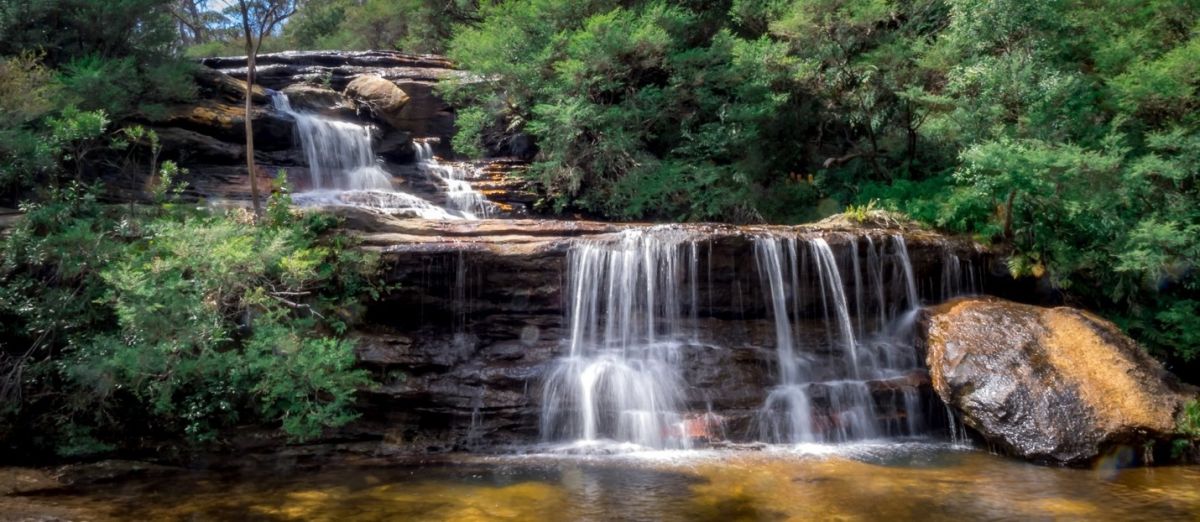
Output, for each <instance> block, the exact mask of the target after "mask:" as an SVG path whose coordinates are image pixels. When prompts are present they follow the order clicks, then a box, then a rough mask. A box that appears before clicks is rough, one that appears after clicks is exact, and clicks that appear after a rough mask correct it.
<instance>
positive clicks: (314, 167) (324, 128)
mask: <svg viewBox="0 0 1200 522" xmlns="http://www.w3.org/2000/svg"><path fill="white" fill-rule="evenodd" d="M271 104H272V105H273V106H274V107H275V110H277V111H280V112H283V113H285V114H287V115H289V116H291V117H292V118H293V119H295V121H296V135H297V136H299V138H300V145H301V147H302V148H303V150H304V159H305V160H306V161H307V163H308V172H309V177H310V178H311V182H310V183H311V184H310V188H311V190H313V191H331V190H380V191H391V190H392V181H391V175H389V174H388V173H387V172H386V171H384V170H383V168H382V167H380V166H379V161H378V158H377V157H376V156H375V150H374V149H373V148H372V147H371V128H370V127H368V126H366V125H359V124H357V123H350V122H346V121H338V120H334V119H330V118H326V117H323V116H321V115H318V114H311V113H306V112H300V111H296V110H294V109H292V104H291V101H290V100H288V97H287V95H286V94H284V93H282V92H275V93H272V95H271Z"/></svg>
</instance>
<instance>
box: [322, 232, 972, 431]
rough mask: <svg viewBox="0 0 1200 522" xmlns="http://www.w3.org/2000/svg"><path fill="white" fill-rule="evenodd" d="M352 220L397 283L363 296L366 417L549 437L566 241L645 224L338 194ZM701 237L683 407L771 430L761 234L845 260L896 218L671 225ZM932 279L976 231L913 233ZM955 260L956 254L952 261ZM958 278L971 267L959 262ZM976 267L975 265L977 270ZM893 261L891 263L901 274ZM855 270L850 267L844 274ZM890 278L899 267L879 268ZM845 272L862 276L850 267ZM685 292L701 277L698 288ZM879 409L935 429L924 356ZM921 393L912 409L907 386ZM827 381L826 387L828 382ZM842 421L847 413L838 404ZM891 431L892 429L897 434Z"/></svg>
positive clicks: (563, 350) (879, 383)
mask: <svg viewBox="0 0 1200 522" xmlns="http://www.w3.org/2000/svg"><path fill="white" fill-rule="evenodd" d="M335 212H338V213H340V214H341V215H342V216H343V217H344V218H345V219H346V228H347V229H348V230H353V231H357V232H356V233H357V234H358V235H359V236H360V238H361V239H362V241H363V246H364V248H367V249H370V250H375V251H378V252H380V253H381V254H382V256H383V258H384V262H385V265H386V266H387V267H388V269H387V277H388V280H389V281H390V282H391V283H392V284H395V285H397V290H395V291H394V292H392V293H391V294H390V295H389V296H388V297H387V298H386V299H384V300H382V301H380V302H377V303H372V304H370V305H369V306H368V307H367V309H366V310H365V315H364V318H365V321H364V324H365V325H366V326H364V327H363V328H361V329H360V330H359V331H358V332H357V336H358V337H359V340H360V342H359V358H360V361H361V363H362V364H363V365H364V366H365V367H368V368H370V369H372V371H373V372H374V373H375V374H376V376H377V377H378V378H380V379H381V381H382V382H383V383H384V384H383V386H382V387H381V388H379V389H376V390H373V391H370V392H366V393H365V394H364V402H365V408H364V418H363V420H362V422H361V423H360V424H359V425H358V429H361V430H366V431H367V432H369V433H375V434H382V435H383V436H384V437H385V439H386V440H388V441H390V442H392V443H395V444H399V445H401V446H404V447H407V448H410V449H413V450H417V451H429V450H448V449H473V448H491V447H496V446H503V445H508V444H519V445H524V444H530V443H535V442H537V441H539V440H541V438H542V435H543V433H541V430H540V426H539V423H540V422H541V421H542V420H543V419H542V413H543V407H544V406H545V404H544V400H545V397H544V393H543V392H544V390H543V388H542V386H543V385H544V384H545V382H546V378H547V376H548V375H549V373H550V371H551V369H552V368H553V367H554V365H555V364H556V361H559V360H561V358H562V357H564V356H565V355H566V354H567V353H568V351H569V347H568V346H567V345H568V339H570V338H571V335H572V334H571V332H570V331H569V329H570V320H569V318H568V317H569V316H570V314H571V312H570V310H569V307H570V306H571V299H572V296H571V295H569V293H570V284H569V278H570V272H571V267H570V266H569V259H570V256H569V254H570V252H572V249H574V248H578V247H579V245H581V244H595V243H596V242H603V241H605V240H607V239H609V238H613V237H616V236H618V235H620V234H621V233H622V231H623V230H629V229H644V228H645V226H644V225H642V226H639V225H625V224H611V223H596V222H577V221H532V220H505V221H481V222H465V223H464V222H460V223H449V222H440V221H423V220H411V219H410V220H402V219H396V218H392V217H389V216H384V215H380V214H375V213H370V212H367V211H363V210H357V209H336V210H335ZM669 228H670V230H671V231H672V232H673V233H674V232H679V233H683V234H686V235H688V236H689V237H691V238H694V239H695V243H694V244H695V251H696V252H697V253H698V254H699V255H698V256H697V264H696V268H697V273H699V274H704V275H703V276H702V278H699V279H702V280H698V281H696V285H695V291H694V295H690V296H688V297H686V299H688V300H694V302H696V303H700V304H699V305H698V306H697V310H696V312H695V317H694V319H688V321H693V320H694V323H692V322H689V323H688V324H689V327H691V326H693V325H694V329H691V330H689V331H695V332H697V334H696V335H695V336H694V337H691V338H687V339H685V340H684V341H683V342H684V346H682V347H681V348H680V350H679V354H680V355H679V360H678V361H677V364H678V366H679V369H680V373H681V376H682V377H681V381H682V382H683V383H684V387H683V390H682V394H683V395H684V398H683V408H684V410H685V412H684V413H685V414H686V415H691V416H692V417H693V418H696V417H700V416H703V415H705V414H712V415H715V417H716V418H719V419H721V421H722V422H720V426H719V428H718V427H717V426H715V425H714V426H713V427H711V428H709V427H707V426H706V427H705V429H706V430H709V429H710V430H711V431H720V432H719V433H708V434H706V435H708V436H710V438H715V439H727V440H731V441H754V440H762V431H761V430H760V425H761V420H762V418H761V417H762V415H763V407H764V403H765V401H766V399H767V395H768V394H769V393H770V391H771V389H772V388H773V387H774V386H775V383H776V382H777V381H778V373H779V368H778V367H777V362H776V360H777V354H776V345H777V342H778V339H777V334H778V332H777V329H776V322H775V321H774V320H773V319H772V316H771V312H770V304H769V302H770V297H769V295H767V294H768V293H769V290H768V289H766V288H764V286H763V280H762V277H761V274H760V273H759V268H758V267H757V266H756V257H755V255H756V254H755V239H756V238H761V237H768V236H770V237H773V236H780V237H796V238H800V239H801V240H803V239H807V238H823V239H824V240H825V241H827V242H828V244H829V245H830V246H831V248H832V249H833V251H834V252H835V253H836V254H837V255H838V256H839V259H840V262H839V263H840V264H841V265H844V269H845V270H847V273H850V272H849V270H850V267H851V265H852V264H853V263H854V262H855V261H854V260H853V259H852V257H851V256H852V253H858V254H859V255H860V256H861V257H860V258H859V259H858V261H859V262H861V263H862V264H863V266H866V265H867V263H868V259H867V256H868V254H867V252H868V250H867V245H868V240H871V241H873V242H874V244H876V245H880V244H884V243H886V242H888V241H891V240H892V239H891V238H892V237H893V235H894V234H898V233H900V232H899V231H896V230H853V229H841V228H827V227H826V228H823V227H819V226H811V227H774V226H770V227H768V226H763V227H733V226H719V225H696V226H678V227H669ZM904 238H905V240H906V243H907V247H908V255H909V256H910V257H911V260H912V266H913V267H914V274H913V275H914V280H915V283H916V285H917V286H919V287H920V288H921V289H922V293H925V294H928V295H929V296H930V299H933V300H936V299H938V295H939V294H940V292H941V291H942V288H943V282H944V280H945V279H946V274H947V273H948V270H950V265H951V264H953V265H954V266H955V267H959V266H960V265H959V264H958V263H960V262H961V263H962V264H961V266H962V267H965V266H967V265H968V264H970V263H975V264H978V265H981V264H982V263H983V261H984V260H983V259H982V254H981V252H979V251H978V250H976V247H975V246H974V245H972V244H970V243H969V242H964V241H955V240H950V239H947V238H945V237H943V236H939V235H936V234H931V233H927V232H919V231H908V232H904ZM951 259H952V260H954V261H953V263H952V262H951V261H950V260H951ZM960 275H962V277H963V278H969V277H972V276H971V275H968V274H967V272H966V271H965V270H964V271H962V272H961V273H960ZM976 275H978V274H976ZM892 276H893V274H891V273H890V272H889V274H888V276H887V277H892ZM847 277H849V276H847ZM882 283H883V285H884V286H887V285H898V287H902V286H903V285H904V282H903V281H902V280H888V281H882ZM847 285H851V283H850V281H849V280H847ZM689 291H690V290H689ZM788 301H789V303H793V302H794V303H796V306H797V308H796V310H798V312H797V317H798V319H797V320H796V321H795V331H796V332H798V334H797V336H798V337H801V338H804V339H805V340H806V342H808V343H809V344H808V345H806V346H808V348H806V350H811V351H812V353H813V355H812V356H813V357H816V358H818V359H819V358H821V357H824V355H822V353H824V352H825V351H827V350H832V348H831V347H829V346H828V345H826V344H825V343H826V337H827V335H828V332H827V326H828V324H829V323H828V322H827V320H826V319H825V318H824V317H823V313H824V312H823V310H824V307H823V305H822V303H823V296H822V292H821V289H820V288H819V287H808V288H801V289H800V291H799V292H797V293H796V295H789V296H788ZM866 390H867V393H869V394H871V395H872V396H873V397H874V402H875V407H874V408H873V414H874V415H876V416H878V418H879V422H880V423H881V425H885V424H887V423H889V422H890V423H893V424H895V425H902V424H904V423H905V422H906V419H907V418H908V417H909V416H910V415H914V416H920V417H921V418H923V419H925V420H923V421H922V423H924V424H925V425H928V426H930V427H932V429H936V426H937V425H938V423H939V422H941V421H940V420H939V419H938V418H937V416H938V415H941V414H942V408H941V406H940V405H938V406H936V407H934V406H933V403H932V402H931V401H930V400H929V399H930V398H931V397H930V396H929V395H930V393H929V391H928V390H929V389H928V387H927V377H926V376H925V374H924V372H923V371H921V370H920V369H913V370H912V371H910V372H909V373H906V374H894V375H888V376H887V377H880V378H878V379H876V380H869V381H868V382H867V383H866ZM914 390H915V391H916V393H918V394H925V395H926V396H925V397H923V398H921V399H923V400H920V401H919V404H920V406H918V407H919V408H920V409H921V410H922V411H907V409H906V407H908V408H911V407H912V406H911V404H909V405H906V404H904V403H903V400H902V396H903V395H904V394H903V393H902V391H906V392H909V394H910V395H909V396H905V397H907V398H910V399H911V398H913V397H912V396H911V393H912V392H913V391H914ZM832 393H833V391H832V390H826V389H825V387H824V385H813V386H812V387H811V394H812V397H811V400H812V402H813V405H814V408H816V409H817V410H821V409H825V408H830V407H831V405H830V404H829V401H836V400H839V399H838V398H836V397H834V396H833V395H832ZM826 394H830V395H826ZM835 420H836V419H835ZM882 435H887V434H886V433H884V434H882Z"/></svg>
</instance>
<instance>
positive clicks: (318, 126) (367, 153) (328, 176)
mask: <svg viewBox="0 0 1200 522" xmlns="http://www.w3.org/2000/svg"><path fill="white" fill-rule="evenodd" d="M271 105H272V106H273V107H274V108H275V110H277V111H280V112H283V113H285V114H287V115H289V116H291V117H292V119H293V120H295V122H296V135H297V137H299V138H300V146H301V149H302V150H303V152H304V159H305V162H306V164H307V165H308V171H309V188H308V190H306V191H303V192H300V193H297V194H295V195H294V196H293V201H295V202H296V203H297V204H300V205H348V206H361V207H368V208H377V209H382V210H388V211H393V212H399V213H408V214H411V215H413V216H415V217H421V218H425V219H461V218H462V217H468V218H473V217H474V216H463V215H459V214H457V213H451V212H447V211H446V209H443V208H442V207H439V206H437V205H435V204H433V203H431V202H429V201H427V200H425V199H422V198H420V197H418V196H415V195H413V194H409V193H406V192H402V191H399V190H396V189H395V188H394V187H393V185H392V176H391V174H389V173H388V172H387V171H386V170H384V169H383V167H382V166H381V165H380V161H379V158H378V156H377V155H376V154H375V150H374V148H373V147H372V145H371V128H370V127H369V126H366V125H359V124H357V123H352V122H346V121H339V120H334V119H330V118H326V117H324V116H321V115H319V114H312V113H307V112H303V111H297V110H295V109H293V108H292V104H291V101H290V100H288V97H287V95H286V94H284V93H282V92H273V93H272V94H271Z"/></svg>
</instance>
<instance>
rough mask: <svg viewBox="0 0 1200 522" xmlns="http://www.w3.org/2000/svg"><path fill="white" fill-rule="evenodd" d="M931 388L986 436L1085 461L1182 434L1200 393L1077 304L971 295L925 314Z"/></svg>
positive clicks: (1037, 453)
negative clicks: (1180, 421) (1185, 412)
mask: <svg viewBox="0 0 1200 522" xmlns="http://www.w3.org/2000/svg"><path fill="white" fill-rule="evenodd" d="M922 322H923V327H924V328H923V329H922V330H923V332H924V335H925V338H926V339H925V340H926V346H927V349H928V352H927V362H928V363H929V372H930V377H931V379H932V382H933V387H934V389H935V390H936V391H937V393H938V395H940V396H941V398H942V400H943V401H945V402H946V404H948V405H950V406H951V407H952V408H954V409H955V410H957V411H958V412H959V414H960V417H961V418H962V420H963V422H964V423H965V424H966V425H967V426H969V427H971V428H973V429H975V430H976V431H977V432H979V433H980V434H981V435H982V436H983V437H984V438H985V439H987V441H988V442H989V443H991V444H992V445H994V446H995V447H998V448H1000V449H1003V450H1005V451H1007V452H1009V453H1011V454H1013V455H1016V456H1020V457H1023V458H1026V459H1030V460H1033V461H1037V462H1043V463H1052V464H1064V465H1080V464H1086V463H1089V462H1092V461H1093V460H1095V459H1096V458H1097V457H1099V456H1101V455H1104V454H1106V453H1107V452H1108V451H1109V450H1110V449H1113V448H1115V447H1117V446H1120V445H1126V446H1131V447H1137V448H1142V447H1144V445H1145V444H1146V443H1148V442H1155V441H1167V440H1170V439H1172V438H1174V437H1176V436H1177V434H1176V430H1177V428H1176V416H1177V415H1178V414H1179V413H1180V411H1181V408H1182V406H1183V404H1184V403H1186V402H1187V401H1188V400H1191V399H1192V398H1194V397H1195V396H1196V395H1197V390H1196V389H1195V388H1193V387H1190V386H1186V385H1183V384H1181V383H1180V382H1179V380H1178V379H1176V378H1175V377H1174V376H1173V375H1171V374H1170V373H1169V372H1167V371H1166V370H1164V369H1163V367H1162V366H1161V365H1160V364H1159V363H1158V361H1155V360H1154V359H1153V358H1151V357H1150V356H1149V355H1147V354H1146V353H1145V351H1143V350H1142V349H1141V348H1140V347H1139V346H1138V345H1137V343H1136V342H1134V341H1133V340H1132V339H1130V338H1129V337H1127V336H1125V335H1124V334H1123V333H1122V332H1121V330H1120V329H1118V328H1117V327H1116V326H1115V325H1113V324H1112V323H1110V322H1108V321H1105V320H1103V319H1101V318H1099V317H1096V316H1094V315H1092V314H1089V313H1087V312H1084V311H1081V310H1077V309H1073V308H1042V307H1037V306H1030V305H1024V304H1017V303H1012V302H1008V301H1003V300H1000V299H995V298H966V299H960V300H954V301H950V302H948V303H946V304H943V305H941V306H938V307H936V308H933V309H930V310H927V311H926V312H925V314H924V317H923V319H922Z"/></svg>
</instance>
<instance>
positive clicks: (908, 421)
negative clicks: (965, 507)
mask: <svg viewBox="0 0 1200 522" xmlns="http://www.w3.org/2000/svg"><path fill="white" fill-rule="evenodd" d="M835 239H836V240H837V241H834V240H835ZM702 241H704V239H702V238H700V237H698V236H696V235H692V234H689V233H687V232H685V231H684V230H683V229H681V228H679V227H665V226H658V227H649V228H639V229H630V230H625V231H623V232H621V233H619V234H618V235H617V236H616V237H615V238H612V237H609V238H603V239H593V240H581V241H579V242H577V243H576V244H575V245H574V246H573V247H572V250H571V252H570V254H569V257H568V262H569V264H568V291H569V294H568V296H567V299H569V300H568V301H567V303H566V304H567V324H568V325H569V327H570V332H569V338H568V339H566V346H564V348H565V349H566V352H567V353H566V355H565V356H564V357H562V358H561V359H559V361H558V362H557V363H556V365H555V366H554V367H553V368H552V369H551V370H550V371H549V372H548V373H547V377H546V378H545V380H544V381H543V388H542V417H541V432H542V435H543V437H544V439H545V440H547V441H550V442H562V441H576V442H582V443H584V444H586V445H594V444H597V443H600V442H602V441H615V442H619V443H630V444H632V445H636V446H637V447H649V448H686V447H689V446H690V444H691V443H692V439H691V437H694V436H695V435H694V433H695V432H708V433H712V432H719V431H720V430H723V429H724V426H716V425H709V424H707V423H709V421H710V420H711V419H713V418H715V417H716V416H715V415H712V414H711V412H707V413H708V415H705V412H702V411H694V412H693V411H690V410H689V409H688V408H689V407H692V406H696V405H697V404H699V403H701V402H702V401H704V400H705V398H703V397H700V398H697V397H688V396H687V394H686V393H685V390H686V389H687V386H686V384H687V383H686V382H684V379H683V370H682V361H683V360H684V357H685V355H686V354H687V352H686V351H687V350H692V349H712V347H711V345H705V344H704V343H703V342H702V341H701V340H702V339H703V338H704V337H705V336H704V332H702V331H700V329H701V325H702V324H703V323H702V322H701V321H700V320H699V313H700V306H699V305H700V301H701V293H700V290H699V289H700V284H699V280H700V279H701V262H703V263H704V264H705V265H706V266H704V269H705V270H707V271H708V272H707V280H706V284H707V288H708V292H707V293H706V295H705V297H707V298H708V299H709V302H708V305H707V306H708V307H709V309H710V311H711V309H712V303H711V299H712V297H713V295H712V290H713V289H712V286H713V283H712V269H713V259H712V255H713V254H712V249H711V248H712V243H709V245H708V246H707V247H708V248H707V249H706V250H707V252H706V253H705V256H704V257H703V258H702V255H701V252H702V251H701V248H700V247H701V245H700V242H702ZM752 242H753V247H754V258H755V262H754V265H753V269H754V270H755V271H756V273H757V277H758V279H759V282H760V285H761V288H762V292H761V293H762V295H763V299H764V303H763V304H764V305H765V306H764V308H763V309H764V310H765V313H766V315H767V319H769V320H770V321H771V322H772V324H773V333H774V341H775V342H774V357H773V360H772V362H773V365H772V367H773V368H774V370H775V378H776V382H775V384H774V385H772V386H770V387H769V388H768V389H766V390H765V399H764V402H763V403H762V405H761V408H760V409H759V411H758V414H757V422H756V424H755V425H754V426H752V427H751V428H750V429H751V431H752V433H749V434H748V435H749V436H750V437H751V438H754V439H756V440H762V441H766V442H772V443H787V444H797V443H836V442H846V441H854V440H863V439H875V438H881V437H900V436H915V435H922V434H926V433H930V432H929V426H928V425H927V423H926V418H925V415H926V414H927V412H926V411H925V410H926V409H928V408H929V406H928V404H926V402H925V401H924V400H923V399H922V396H921V394H920V393H919V389H918V386H919V383H920V382H921V379H922V378H923V377H922V376H921V373H922V365H921V361H919V360H918V357H917V353H916V349H915V347H914V345H913V339H914V330H913V327H914V323H915V320H916V316H917V311H918V308H919V306H921V295H920V293H919V290H920V287H919V285H918V280H917V277H916V273H915V271H914V269H913V265H912V260H911V259H910V257H909V252H908V245H907V244H906V242H905V239H904V237H903V236H901V235H891V236H871V235H861V236H860V235H849V234H847V235H843V236H832V235H827V236H824V237H804V236H791V235H779V234H762V235H757V236H754V237H752ZM831 243H835V244H837V245H838V248H836V249H835V248H834V247H833V246H831ZM962 265H963V263H962V261H961V260H959V259H958V257H957V256H955V255H954V254H952V253H950V252H949V251H947V253H946V254H944V260H943V267H942V274H941V280H940V281H938V280H937V279H933V280H932V283H931V284H934V285H938V284H940V287H941V288H939V289H934V290H932V293H931V294H930V295H933V296H934V297H948V296H951V295H956V294H957V293H960V292H962V291H963V290H969V289H970V288H972V287H974V282H973V281H972V280H971V274H970V273H966V274H964V270H963V269H962ZM968 272H969V271H968ZM731 282H732V283H734V287H733V295H732V296H730V298H731V303H734V304H735V306H736V303H738V302H740V301H739V300H740V297H741V295H740V293H741V288H740V286H738V285H739V283H738V280H737V278H735V279H734V280H732V281H731ZM706 346H707V348H705V347H706ZM934 417H935V418H936V417H937V415H936V414H935V415H934ZM696 422H701V423H705V425H703V426H701V427H700V428H699V429H697V425H696V424H695V423H696Z"/></svg>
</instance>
